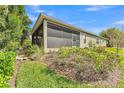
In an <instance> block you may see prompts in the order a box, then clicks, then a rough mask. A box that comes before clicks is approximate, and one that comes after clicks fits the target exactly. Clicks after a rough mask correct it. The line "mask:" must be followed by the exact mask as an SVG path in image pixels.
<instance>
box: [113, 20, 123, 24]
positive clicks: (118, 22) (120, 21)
mask: <svg viewBox="0 0 124 93" xmlns="http://www.w3.org/2000/svg"><path fill="white" fill-rule="evenodd" d="M114 24H115V25H124V19H123V20H119V21H116V22H115V23H114Z"/></svg>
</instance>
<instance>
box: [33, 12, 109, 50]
mask: <svg viewBox="0 0 124 93" xmlns="http://www.w3.org/2000/svg"><path fill="white" fill-rule="evenodd" d="M89 42H92V44H94V45H95V46H106V44H107V39H106V38H103V37H99V36H97V35H95V34H92V33H90V32H87V31H85V30H82V29H79V28H77V27H74V26H72V25H70V24H67V23H64V22H62V21H60V20H57V19H55V18H53V17H50V16H47V15H45V14H40V15H39V17H38V19H37V21H36V23H35V25H34V27H33V29H32V44H37V45H39V46H42V47H44V51H45V52H48V51H50V50H51V51H53V50H57V49H58V48H60V47H72V46H77V47H81V48H84V47H88V46H89Z"/></svg>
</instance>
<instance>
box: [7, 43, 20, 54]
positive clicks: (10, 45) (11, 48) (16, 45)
mask: <svg viewBox="0 0 124 93" xmlns="http://www.w3.org/2000/svg"><path fill="white" fill-rule="evenodd" d="M18 48H19V42H15V41H10V42H9V43H8V44H7V46H6V47H5V50H6V51H14V52H17V50H18Z"/></svg>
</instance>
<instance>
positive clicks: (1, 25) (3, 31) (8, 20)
mask: <svg viewBox="0 0 124 93" xmlns="http://www.w3.org/2000/svg"><path fill="white" fill-rule="evenodd" d="M29 24H31V20H30V19H29V18H28V16H27V15H26V12H25V6H14V5H11V6H8V5H6V6H0V48H1V49H2V48H5V47H6V46H8V45H9V44H10V42H19V38H20V36H21V35H22V31H23V30H24V29H25V30H28V29H29V27H28V25H29Z"/></svg>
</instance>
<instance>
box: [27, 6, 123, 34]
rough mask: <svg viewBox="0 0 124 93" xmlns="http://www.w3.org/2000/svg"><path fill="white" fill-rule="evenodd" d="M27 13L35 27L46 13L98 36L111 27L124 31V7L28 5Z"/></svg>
mask: <svg viewBox="0 0 124 93" xmlns="http://www.w3.org/2000/svg"><path fill="white" fill-rule="evenodd" d="M25 8H26V13H27V15H28V16H29V18H30V19H31V20H32V24H31V25H30V27H31V28H32V27H33V26H34V23H35V22H36V20H37V18H38V15H39V14H40V13H44V14H46V15H49V16H52V17H54V18H56V19H58V20H61V21H63V22H65V23H68V24H71V25H73V26H76V27H78V28H81V29H83V30H85V31H88V32H91V33H94V34H96V35H98V34H99V33H100V32H101V31H103V30H105V29H107V28H110V27H119V28H121V29H124V6H119V5H117V6H110V5H101V6H100V5H97V6H95V5H27V6H26V7H25Z"/></svg>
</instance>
